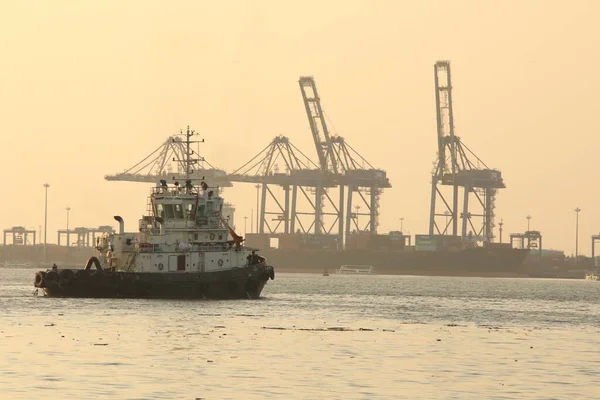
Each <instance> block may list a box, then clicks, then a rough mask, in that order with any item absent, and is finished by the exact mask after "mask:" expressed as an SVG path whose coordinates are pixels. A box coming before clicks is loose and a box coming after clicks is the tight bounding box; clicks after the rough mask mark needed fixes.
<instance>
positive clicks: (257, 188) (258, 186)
mask: <svg viewBox="0 0 600 400" xmlns="http://www.w3.org/2000/svg"><path fill="white" fill-rule="evenodd" d="M255 188H256V233H258V190H259V189H260V184H258V183H257V184H256V186H255Z"/></svg>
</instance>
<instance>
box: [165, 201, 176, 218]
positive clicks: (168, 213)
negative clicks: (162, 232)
mask: <svg viewBox="0 0 600 400" xmlns="http://www.w3.org/2000/svg"><path fill="white" fill-rule="evenodd" d="M164 207H165V218H170V219H173V218H175V212H174V211H173V205H172V204H164Z"/></svg>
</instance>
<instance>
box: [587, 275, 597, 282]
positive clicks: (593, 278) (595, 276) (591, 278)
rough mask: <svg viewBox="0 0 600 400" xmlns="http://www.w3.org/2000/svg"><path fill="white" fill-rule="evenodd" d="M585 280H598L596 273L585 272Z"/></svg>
mask: <svg viewBox="0 0 600 400" xmlns="http://www.w3.org/2000/svg"><path fill="white" fill-rule="evenodd" d="M585 280H586V281H597V280H598V275H594V274H585Z"/></svg>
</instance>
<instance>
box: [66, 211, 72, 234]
mask: <svg viewBox="0 0 600 400" xmlns="http://www.w3.org/2000/svg"><path fill="white" fill-rule="evenodd" d="M65 210H67V230H69V211H71V207H69V206H67V208H65Z"/></svg>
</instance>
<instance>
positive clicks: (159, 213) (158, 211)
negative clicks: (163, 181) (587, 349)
mask: <svg viewBox="0 0 600 400" xmlns="http://www.w3.org/2000/svg"><path fill="white" fill-rule="evenodd" d="M156 214H157V216H158V217H159V218H164V217H165V209H164V207H163V205H162V204H157V205H156Z"/></svg>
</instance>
